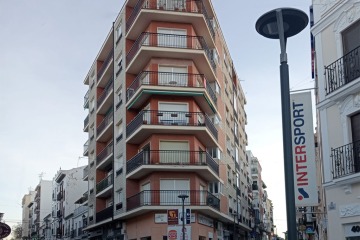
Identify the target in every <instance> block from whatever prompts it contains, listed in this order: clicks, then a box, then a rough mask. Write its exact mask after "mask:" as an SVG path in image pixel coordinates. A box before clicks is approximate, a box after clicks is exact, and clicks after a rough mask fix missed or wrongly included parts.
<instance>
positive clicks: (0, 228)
mask: <svg viewBox="0 0 360 240" xmlns="http://www.w3.org/2000/svg"><path fill="white" fill-rule="evenodd" d="M10 233H11V228H10V226H9V225H7V224H5V223H2V222H0V238H6V237H7V236H9V235H10Z"/></svg>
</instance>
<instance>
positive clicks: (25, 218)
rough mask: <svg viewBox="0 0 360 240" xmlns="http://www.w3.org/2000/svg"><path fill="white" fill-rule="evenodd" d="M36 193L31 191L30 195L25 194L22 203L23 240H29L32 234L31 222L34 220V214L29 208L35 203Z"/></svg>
mask: <svg viewBox="0 0 360 240" xmlns="http://www.w3.org/2000/svg"><path fill="white" fill-rule="evenodd" d="M35 194H36V192H35V191H31V190H30V191H29V193H28V194H25V195H24V196H23V198H22V201H21V206H22V224H21V227H22V238H23V239H29V237H30V234H31V224H30V221H31V219H32V212H31V211H30V208H29V207H28V206H29V204H30V203H31V202H33V201H34V198H35Z"/></svg>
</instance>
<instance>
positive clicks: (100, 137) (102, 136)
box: [96, 110, 114, 142]
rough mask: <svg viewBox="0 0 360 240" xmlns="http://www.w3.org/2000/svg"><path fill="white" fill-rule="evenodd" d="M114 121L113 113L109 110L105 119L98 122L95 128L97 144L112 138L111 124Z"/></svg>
mask: <svg viewBox="0 0 360 240" xmlns="http://www.w3.org/2000/svg"><path fill="white" fill-rule="evenodd" d="M113 120H114V116H113V111H112V110H111V111H110V112H108V113H107V114H106V116H105V118H104V119H103V120H102V121H101V122H100V124H99V126H98V127H97V128H96V137H97V138H96V139H97V141H99V142H106V141H108V140H109V139H110V138H111V137H112V127H111V126H112V123H113Z"/></svg>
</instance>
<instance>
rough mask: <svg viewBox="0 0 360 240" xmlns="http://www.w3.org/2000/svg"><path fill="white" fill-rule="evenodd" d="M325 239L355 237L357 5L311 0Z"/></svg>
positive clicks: (358, 189) (359, 142)
mask: <svg viewBox="0 0 360 240" xmlns="http://www.w3.org/2000/svg"><path fill="white" fill-rule="evenodd" d="M313 12H314V26H313V27H312V30H311V31H312V34H313V36H314V38H315V56H316V57H315V59H316V61H315V66H316V87H317V91H316V98H317V99H316V100H317V114H318V122H319V138H320V142H319V144H320V145H319V147H320V156H321V160H322V164H323V189H324V196H325V200H326V209H324V210H326V212H324V213H325V214H326V216H327V228H326V230H327V232H326V233H327V239H329V240H332V239H359V238H360V231H359V228H360V220H359V219H360V202H359V193H360V55H359V52H360V2H359V1H358V0H342V1H340V0H335V1H320V0H313Z"/></svg>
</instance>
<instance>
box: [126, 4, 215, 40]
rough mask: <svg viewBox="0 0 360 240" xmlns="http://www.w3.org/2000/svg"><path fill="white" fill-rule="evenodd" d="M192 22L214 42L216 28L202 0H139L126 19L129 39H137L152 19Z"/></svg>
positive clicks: (206, 37)
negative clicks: (159, 0)
mask: <svg viewBox="0 0 360 240" xmlns="http://www.w3.org/2000/svg"><path fill="white" fill-rule="evenodd" d="M184 18H186V22H188V23H190V24H191V25H192V26H193V27H194V28H195V30H196V32H197V33H199V34H200V35H202V36H204V37H205V40H206V42H207V43H208V44H209V45H210V44H212V45H213V44H214V39H215V29H214V26H213V23H212V20H211V19H210V17H209V14H208V12H207V11H206V8H205V6H204V4H203V1H200V0H190V1H189V0H186V1H185V0H167V1H162V2H159V3H158V2H157V0H138V1H137V3H136V4H135V6H134V8H133V10H132V12H131V14H130V16H129V18H128V19H127V21H126V31H127V38H128V39H135V38H136V37H137V36H139V34H140V33H141V32H143V31H144V30H145V27H146V26H148V25H149V24H150V22H151V21H159V22H179V23H183V22H184V20H183V19H184Z"/></svg>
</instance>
